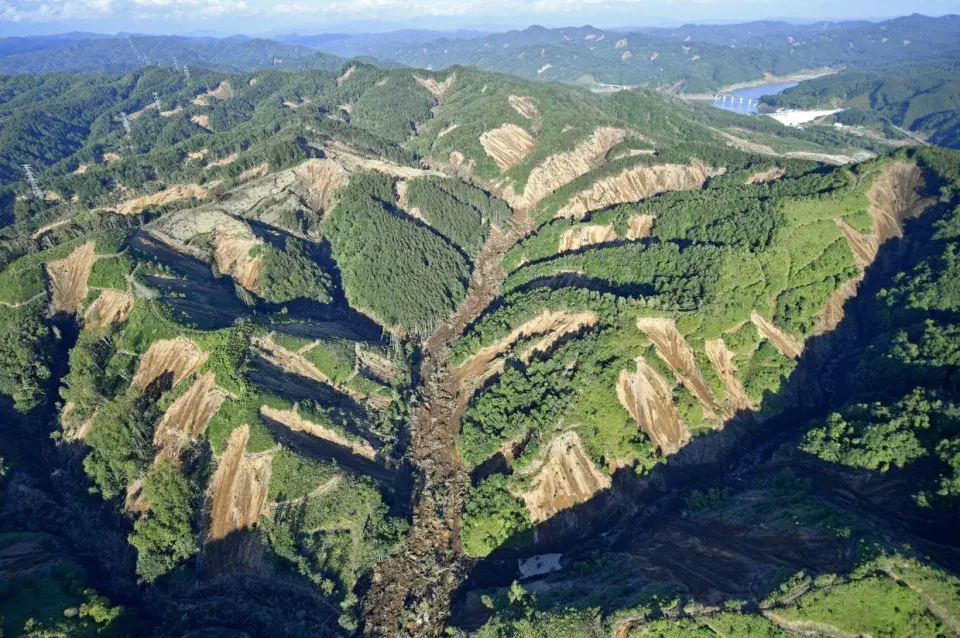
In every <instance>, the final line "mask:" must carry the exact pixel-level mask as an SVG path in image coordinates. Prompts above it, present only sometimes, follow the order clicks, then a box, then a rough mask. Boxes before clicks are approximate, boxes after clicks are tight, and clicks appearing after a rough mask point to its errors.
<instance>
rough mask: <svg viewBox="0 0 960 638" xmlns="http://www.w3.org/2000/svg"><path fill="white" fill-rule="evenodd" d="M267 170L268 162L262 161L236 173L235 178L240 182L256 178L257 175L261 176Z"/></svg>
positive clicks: (268, 168) (268, 167)
mask: <svg viewBox="0 0 960 638" xmlns="http://www.w3.org/2000/svg"><path fill="white" fill-rule="evenodd" d="M269 170H270V164H268V163H267V162H264V163H263V164H260V165H259V166H254V167H253V168H248V169H247V170H245V171H243V172H242V173H240V174H239V175H237V179H238V180H239V181H241V182H246V181H248V180H251V179H256V178H257V177H263V176H264V175H266V174H267V172H268V171H269Z"/></svg>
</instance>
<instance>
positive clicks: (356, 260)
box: [325, 173, 468, 334]
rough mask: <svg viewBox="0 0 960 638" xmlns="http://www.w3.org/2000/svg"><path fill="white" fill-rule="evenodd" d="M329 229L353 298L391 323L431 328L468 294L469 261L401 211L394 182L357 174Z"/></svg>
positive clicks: (411, 329) (416, 329) (412, 329)
mask: <svg viewBox="0 0 960 638" xmlns="http://www.w3.org/2000/svg"><path fill="white" fill-rule="evenodd" d="M338 196H339V203H338V204H337V207H336V208H335V209H334V211H333V215H332V216H331V218H330V220H329V225H328V226H327V227H326V229H325V231H326V234H327V237H329V239H330V243H331V245H332V246H333V252H334V256H335V257H336V259H337V263H338V264H339V266H340V269H341V272H342V274H343V285H344V288H345V290H346V292H347V296H348V298H349V299H350V301H351V303H352V304H354V305H355V306H357V307H359V308H363V309H365V310H367V311H369V312H370V313H371V314H372V315H373V316H375V317H377V319H378V320H379V321H381V322H382V323H383V324H384V325H387V326H390V327H394V328H398V329H402V330H405V331H409V332H414V333H418V334H429V333H430V332H432V330H433V328H434V327H435V326H436V325H437V324H438V323H440V322H441V321H442V320H443V319H445V318H446V316H447V315H448V314H449V313H450V312H451V311H452V310H453V308H455V307H456V306H457V305H458V304H459V303H460V301H461V300H462V299H463V296H464V291H465V289H466V282H467V276H468V271H467V264H466V262H465V260H464V259H463V257H462V256H461V255H460V254H459V252H457V250H456V249H455V248H453V247H452V246H450V244H448V243H447V242H446V241H444V240H443V239H441V238H440V237H437V235H435V234H434V233H432V232H431V231H429V230H428V229H426V228H423V227H421V226H418V225H417V224H414V223H412V222H410V221H407V220H405V219H402V218H400V217H398V216H397V215H395V214H394V212H393V210H392V204H391V203H390V202H393V200H394V197H395V196H394V194H393V182H392V181H391V180H390V178H389V177H387V176H384V175H379V174H373V173H370V174H361V175H356V176H354V177H353V179H351V180H350V185H349V186H347V187H346V188H344V189H343V190H341V192H340V193H339V195H338Z"/></svg>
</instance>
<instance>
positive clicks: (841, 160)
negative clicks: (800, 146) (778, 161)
mask: <svg viewBox="0 0 960 638" xmlns="http://www.w3.org/2000/svg"><path fill="white" fill-rule="evenodd" d="M784 157H792V158H793V159H805V160H813V161H814V162H821V163H823V164H834V165H837V166H842V165H843V164H849V163H850V162H852V161H853V158H852V157H850V156H849V155H830V154H828V153H808V152H805V151H791V152H790V153H785V154H784Z"/></svg>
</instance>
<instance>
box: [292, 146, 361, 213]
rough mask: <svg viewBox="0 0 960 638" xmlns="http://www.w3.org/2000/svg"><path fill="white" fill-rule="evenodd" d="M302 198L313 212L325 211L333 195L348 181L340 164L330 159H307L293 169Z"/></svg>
mask: <svg viewBox="0 0 960 638" xmlns="http://www.w3.org/2000/svg"><path fill="white" fill-rule="evenodd" d="M293 174H294V175H295V176H296V178H297V182H298V183H299V184H300V187H301V188H302V189H303V190H304V191H305V197H304V199H305V200H306V202H307V205H308V206H310V209H311V210H313V212H315V213H321V212H324V211H327V210H328V209H329V208H330V203H331V202H332V201H333V196H334V195H336V193H337V191H338V190H340V189H341V188H343V187H344V186H346V185H347V183H348V182H349V181H350V178H349V176H348V175H347V172H346V171H345V170H344V169H343V167H342V166H340V164H338V163H337V162H334V161H333V160H330V159H311V160H307V161H306V162H304V163H303V164H301V165H300V166H298V167H297V168H295V169H294V170H293Z"/></svg>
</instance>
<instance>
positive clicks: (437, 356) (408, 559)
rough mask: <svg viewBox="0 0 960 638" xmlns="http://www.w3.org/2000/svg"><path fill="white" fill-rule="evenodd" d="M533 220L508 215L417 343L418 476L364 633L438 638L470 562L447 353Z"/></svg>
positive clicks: (455, 390)
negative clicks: (440, 318)
mask: <svg viewBox="0 0 960 638" xmlns="http://www.w3.org/2000/svg"><path fill="white" fill-rule="evenodd" d="M534 224H535V222H534V220H533V219H532V218H529V217H527V215H526V213H525V211H520V210H518V211H517V212H515V213H514V217H513V220H512V222H511V225H510V228H509V229H508V230H505V231H503V232H501V231H499V230H497V229H494V230H493V231H491V234H490V237H489V238H488V239H487V243H486V244H485V245H484V247H483V250H482V251H481V253H480V255H479V257H478V258H477V261H476V266H475V268H474V271H473V274H472V275H471V278H470V285H469V287H468V289H467V295H466V298H465V299H464V302H463V304H461V306H460V307H459V308H458V309H457V311H456V313H455V314H454V315H453V317H452V318H451V319H450V320H449V321H448V322H447V323H445V324H443V325H442V326H440V327H439V328H438V329H437V331H436V332H435V333H434V334H433V335H431V336H430V338H429V339H427V341H426V342H425V343H424V345H423V349H422V353H423V358H422V360H421V367H420V373H421V378H422V379H423V395H422V404H421V405H420V407H419V409H418V410H417V413H416V415H415V416H414V419H413V421H412V423H411V433H410V439H411V443H410V444H411V461H412V463H413V466H414V468H415V472H416V474H417V485H416V488H415V490H414V495H413V499H414V506H413V523H412V525H411V528H410V533H409V536H408V541H409V542H408V546H407V548H406V550H405V551H404V552H402V553H400V554H398V555H396V556H394V557H392V558H390V559H388V560H386V561H384V562H382V563H381V564H380V565H379V566H378V567H377V568H376V569H375V570H374V573H373V578H372V584H371V587H370V591H369V593H368V595H367V597H366V600H365V604H364V633H365V634H366V635H368V636H384V637H386V636H389V637H391V638H392V637H393V636H397V635H411V636H414V635H415V636H439V635H441V632H442V631H443V627H444V621H445V620H446V619H447V616H448V615H449V612H450V597H451V594H452V593H453V591H454V590H455V589H456V588H457V587H458V586H459V585H460V583H461V581H463V579H464V578H466V576H467V572H468V570H469V567H470V565H471V562H472V561H471V559H470V558H468V557H467V556H466V555H464V553H463V549H462V547H461V544H460V515H461V511H462V510H463V503H464V499H465V497H466V494H467V490H468V489H469V487H470V474H469V472H467V469H466V468H465V467H464V465H463V460H462V459H461V458H460V454H459V453H458V452H457V443H456V441H457V439H456V437H457V434H458V433H459V432H460V423H461V420H462V418H463V414H464V412H465V410H466V408H467V403H468V402H469V400H470V394H469V391H465V390H464V389H463V388H462V387H461V383H460V381H459V378H458V376H457V375H456V374H455V373H454V371H453V369H451V367H450V364H449V353H450V348H451V347H452V346H453V344H454V343H456V341H457V339H459V338H460V335H461V334H462V333H463V331H464V329H466V327H467V326H468V325H470V323H471V322H472V321H473V320H474V319H476V318H477V317H478V316H479V315H480V313H481V312H483V311H484V309H485V308H487V306H489V305H490V303H491V302H492V301H493V300H494V299H495V298H496V296H497V294H498V293H499V291H500V286H501V284H502V283H503V280H504V279H505V277H506V274H505V273H504V272H503V268H502V267H501V262H502V260H503V256H504V254H505V253H506V251H507V250H508V249H509V248H510V247H511V246H512V245H513V244H514V243H515V242H516V241H517V240H518V239H520V238H521V237H523V236H525V235H526V234H528V233H529V232H531V231H532V230H533V228H534Z"/></svg>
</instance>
